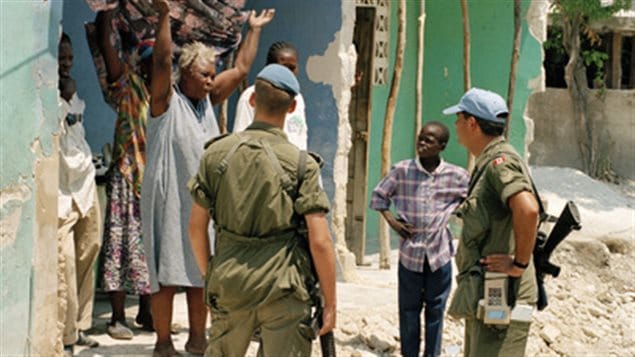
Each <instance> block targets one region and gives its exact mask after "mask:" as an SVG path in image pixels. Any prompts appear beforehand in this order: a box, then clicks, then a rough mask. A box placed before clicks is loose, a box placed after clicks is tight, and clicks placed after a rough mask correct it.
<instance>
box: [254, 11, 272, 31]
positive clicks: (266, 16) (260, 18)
mask: <svg viewBox="0 0 635 357" xmlns="http://www.w3.org/2000/svg"><path fill="white" fill-rule="evenodd" d="M275 13H276V10H275V9H265V10H262V11H261V12H260V14H259V15H257V16H256V11H254V10H252V11H251V14H249V26H250V27H251V28H260V27H263V26H264V25H266V24H268V23H269V22H271V20H272V19H273V15H275Z"/></svg>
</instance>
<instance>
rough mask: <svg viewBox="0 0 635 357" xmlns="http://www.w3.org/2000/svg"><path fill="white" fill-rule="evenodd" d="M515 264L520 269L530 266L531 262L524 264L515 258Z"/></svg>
mask: <svg viewBox="0 0 635 357" xmlns="http://www.w3.org/2000/svg"><path fill="white" fill-rule="evenodd" d="M513 264H514V266H515V267H517V268H520V269H527V267H528V266H529V263H526V264H523V263H521V262H519V261H518V260H516V258H514V263H513Z"/></svg>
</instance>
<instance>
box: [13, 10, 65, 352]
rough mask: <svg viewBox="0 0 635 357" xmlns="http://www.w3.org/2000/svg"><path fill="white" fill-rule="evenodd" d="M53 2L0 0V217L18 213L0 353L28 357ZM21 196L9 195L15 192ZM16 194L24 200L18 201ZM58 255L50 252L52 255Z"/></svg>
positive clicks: (47, 126) (46, 140) (53, 97)
mask: <svg viewBox="0 0 635 357" xmlns="http://www.w3.org/2000/svg"><path fill="white" fill-rule="evenodd" d="M61 7H62V3H61V2H59V1H0V48H2V60H1V61H0V98H1V101H0V114H1V115H0V135H1V137H2V141H1V143H0V166H1V171H0V194H1V195H2V196H3V198H2V200H1V201H2V206H1V207H0V220H2V221H3V227H6V226H5V225H4V223H6V222H7V221H11V217H12V216H11V215H12V214H13V213H15V212H18V211H21V215H20V216H19V222H18V224H17V234H16V235H15V236H8V235H9V234H8V233H7V232H6V231H5V232H3V233H2V242H1V245H0V261H1V265H0V269H1V274H0V355H2V356H10V355H11V356H16V355H28V354H30V352H31V351H30V345H29V333H30V326H31V321H32V318H33V316H32V310H31V308H30V302H31V298H32V295H33V291H32V285H31V284H32V281H33V275H32V267H33V250H34V242H35V237H34V234H35V233H34V232H35V225H36V222H35V185H34V177H33V170H34V167H35V161H36V160H37V158H36V154H35V153H34V152H33V150H31V148H32V146H33V145H34V143H36V142H37V141H39V143H40V145H41V147H42V151H43V155H50V154H51V151H52V134H53V133H54V132H56V130H57V120H56V118H57V110H58V109H57V108H58V102H57V40H58V34H59V24H60V20H61V15H62V8H61ZM17 188H19V190H22V191H20V192H24V193H25V194H24V195H22V196H21V195H14V193H15V192H16V189H17ZM21 197H22V198H21ZM55 253H56V252H52V254H55Z"/></svg>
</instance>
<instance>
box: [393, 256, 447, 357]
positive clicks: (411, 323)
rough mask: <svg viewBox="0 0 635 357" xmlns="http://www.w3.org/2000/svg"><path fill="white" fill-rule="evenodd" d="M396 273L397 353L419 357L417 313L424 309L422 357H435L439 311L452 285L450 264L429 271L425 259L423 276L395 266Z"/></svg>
mask: <svg viewBox="0 0 635 357" xmlns="http://www.w3.org/2000/svg"><path fill="white" fill-rule="evenodd" d="M398 274H399V334H400V337H401V354H402V355H403V356H405V357H411V356H419V345H420V344H421V310H422V309H423V307H424V306H425V352H424V356H426V357H428V356H431V357H436V356H439V355H440V354H441V337H442V336H443V312H444V310H445V303H446V302H447V300H448V295H449V294H450V287H451V285H452V262H449V263H447V264H446V265H444V266H442V267H440V268H439V269H437V270H436V271H434V272H432V271H430V265H429V264H428V260H427V259H426V260H425V263H424V266H423V273H417V272H414V271H411V270H408V269H406V268H404V267H403V265H401V264H399V271H398Z"/></svg>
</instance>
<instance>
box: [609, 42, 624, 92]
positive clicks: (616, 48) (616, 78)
mask: <svg viewBox="0 0 635 357" xmlns="http://www.w3.org/2000/svg"><path fill="white" fill-rule="evenodd" d="M611 37H612V39H611V70H610V73H611V83H610V87H609V88H613V89H620V88H621V87H622V34H621V33H620V32H613V35H612V36H611Z"/></svg>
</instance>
